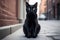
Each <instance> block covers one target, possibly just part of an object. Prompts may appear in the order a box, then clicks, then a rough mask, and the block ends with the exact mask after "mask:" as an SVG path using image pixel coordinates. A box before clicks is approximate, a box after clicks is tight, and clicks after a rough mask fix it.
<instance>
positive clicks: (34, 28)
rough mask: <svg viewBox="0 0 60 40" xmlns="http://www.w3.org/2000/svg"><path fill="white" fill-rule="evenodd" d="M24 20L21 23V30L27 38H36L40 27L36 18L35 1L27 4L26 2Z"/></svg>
mask: <svg viewBox="0 0 60 40" xmlns="http://www.w3.org/2000/svg"><path fill="white" fill-rule="evenodd" d="M26 12H27V15H26V20H25V23H24V25H23V32H24V34H25V36H26V37H27V38H31V37H32V38H36V37H37V35H38V33H39V31H40V29H41V27H40V25H39V24H38V20H37V14H36V13H37V3H35V4H34V5H29V4H28V3H27V2H26Z"/></svg>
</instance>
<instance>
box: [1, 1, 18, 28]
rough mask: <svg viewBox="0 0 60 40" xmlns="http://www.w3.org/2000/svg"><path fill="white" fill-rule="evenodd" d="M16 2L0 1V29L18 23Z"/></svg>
mask: <svg viewBox="0 0 60 40" xmlns="http://www.w3.org/2000/svg"><path fill="white" fill-rule="evenodd" d="M16 9H17V6H16V0H0V27H1V26H5V25H12V24H16V23H19V21H18V20H17V14H18V13H17V11H16Z"/></svg>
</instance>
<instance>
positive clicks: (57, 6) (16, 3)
mask: <svg viewBox="0 0 60 40" xmlns="http://www.w3.org/2000/svg"><path fill="white" fill-rule="evenodd" d="M26 2H28V3H29V4H30V5H33V4H35V3H36V2H38V5H37V9H38V10H37V18H38V23H39V24H40V25H41V31H40V33H39V34H40V35H48V36H49V37H50V38H51V39H53V40H56V39H58V40H60V36H56V35H60V0H0V39H3V40H5V39H4V38H5V37H6V36H9V35H10V34H12V33H14V32H16V31H17V30H18V29H21V28H22V27H23V24H24V21H25V19H26V4H25V3H26ZM20 32H21V31H20ZM18 33H19V31H18ZM16 34H17V33H16ZM13 35H14V34H13ZM58 37H59V38H58ZM7 38H8V37H7ZM7 38H6V40H7ZM18 38H19V37H18ZM11 40H12V39H11ZM37 40H38V39H37ZM48 40H49V39H48Z"/></svg>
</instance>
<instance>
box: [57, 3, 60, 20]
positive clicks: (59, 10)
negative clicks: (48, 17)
mask: <svg viewBox="0 0 60 40" xmlns="http://www.w3.org/2000/svg"><path fill="white" fill-rule="evenodd" d="M59 19H60V3H58V4H57V20H59Z"/></svg>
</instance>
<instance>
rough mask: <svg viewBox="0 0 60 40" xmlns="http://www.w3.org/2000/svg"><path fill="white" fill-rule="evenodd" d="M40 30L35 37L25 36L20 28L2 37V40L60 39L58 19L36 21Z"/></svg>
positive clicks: (59, 22)
mask: <svg viewBox="0 0 60 40" xmlns="http://www.w3.org/2000/svg"><path fill="white" fill-rule="evenodd" d="M38 22H39V24H40V25H41V31H40V33H39V34H38V37H37V38H26V37H24V33H23V30H22V28H21V29H19V30H17V31H16V32H14V33H12V34H11V35H9V36H7V37H5V38H3V39H2V40H60V21H57V20H46V21H38Z"/></svg>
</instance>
